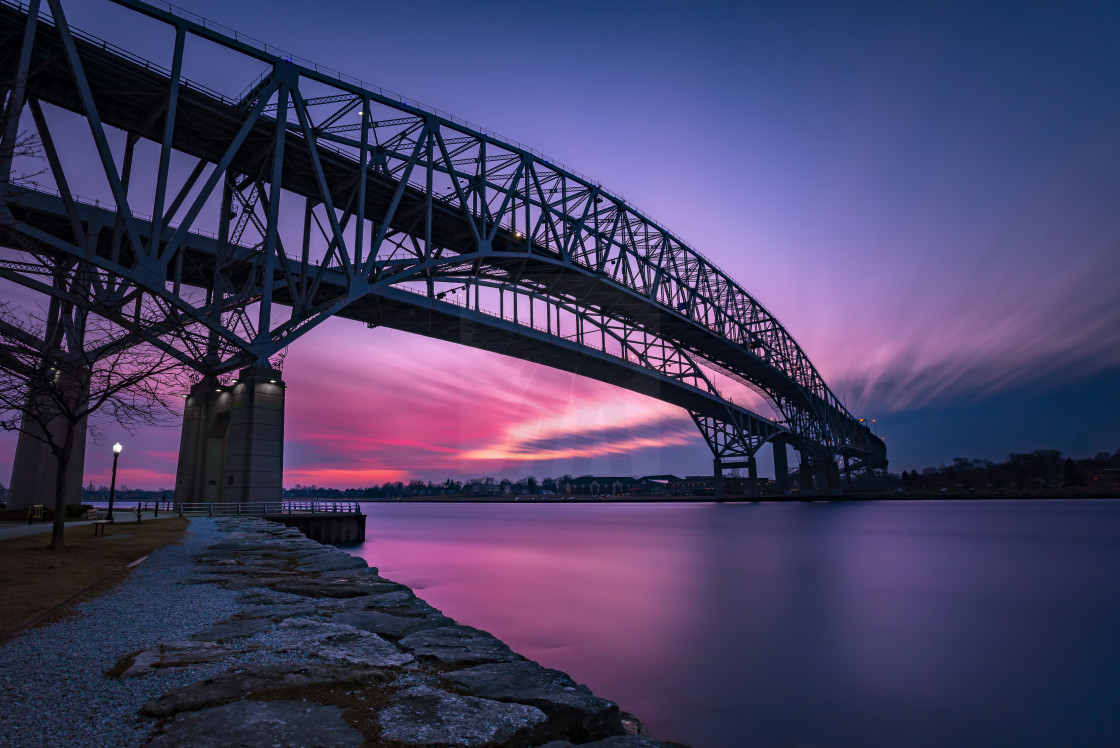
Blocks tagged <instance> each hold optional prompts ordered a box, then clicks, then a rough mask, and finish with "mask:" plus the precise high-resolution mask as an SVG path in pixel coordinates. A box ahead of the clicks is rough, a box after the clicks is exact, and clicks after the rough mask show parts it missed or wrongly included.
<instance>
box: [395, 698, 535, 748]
mask: <svg viewBox="0 0 1120 748" xmlns="http://www.w3.org/2000/svg"><path fill="white" fill-rule="evenodd" d="M546 721H547V717H545V715H544V712H542V711H541V710H539V709H537V708H535V707H531V706H524V705H521V704H503V703H501V702H498V701H490V700H488V699H478V698H475V697H473V696H456V695H455V694H450V693H447V692H446V691H440V690H438V689H435V688H432V687H430V686H413V687H412V688H409V689H406V690H404V691H400V692H398V693H396V694H394V695H393V696H392V697H390V699H389V703H388V704H387V705H386V706H385V708H384V709H382V710H381V713H380V714H379V715H378V717H377V722H378V724H379V725H380V727H381V737H382V739H384V740H385V741H396V742H397V743H402V744H404V745H416V746H449V747H451V746H453V747H454V748H481V747H482V746H495V745H527V744H529V741H531V740H533V739H534V738H537V739H538V740H539V738H538V735H539V734H540V730H541V728H542V727H543V726H544V724H545V722H546Z"/></svg>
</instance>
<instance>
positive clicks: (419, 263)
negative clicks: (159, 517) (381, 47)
mask: <svg viewBox="0 0 1120 748" xmlns="http://www.w3.org/2000/svg"><path fill="white" fill-rule="evenodd" d="M107 1H108V2H111V3H112V4H113V5H114V6H116V7H117V8H118V9H123V10H124V11H126V12H128V13H130V14H137V15H138V16H143V17H144V18H145V19H146V22H148V23H155V24H160V25H162V26H163V27H165V29H166V30H167V32H168V34H167V35H168V38H169V39H173V49H171V50H170V60H171V62H170V66H169V67H165V66H163V65H160V64H157V63H156V62H153V61H151V60H147V59H144V58H142V57H139V56H137V55H135V54H133V53H131V52H129V51H127V50H125V49H123V48H121V47H118V46H115V45H114V44H112V43H110V42H108V41H106V40H103V39H99V38H97V37H95V36H93V35H91V34H87V33H83V32H82V31H80V30H79V29H77V28H74V27H72V26H71V25H70V24H69V23H68V22H67V20H66V14H65V9H64V7H63V5H64V4H63V2H62V0H30V1H29V2H18V1H17V0H0V75H2V76H3V77H2V78H0V94H3V100H4V102H5V109H4V119H3V120H2V122H3V132H2V133H0V136H2V137H3V143H5V144H6V147H5V149H3V150H0V180H2V181H0V243H2V244H3V249H0V252H2V253H3V254H2V255H0V278H2V279H3V280H4V281H5V282H9V283H15V284H18V285H20V286H23V287H25V288H26V289H30V290H32V291H34V292H36V293H40V294H43V295H44V296H45V297H49V298H50V299H53V301H54V303H52V305H51V310H52V312H51V313H52V314H56V315H58V316H59V317H60V319H61V318H63V317H65V318H66V320H67V321H68V324H67V325H66V327H67V329H77V328H80V327H81V325H82V324H83V320H85V319H86V318H87V316H88V315H91V314H92V315H97V316H99V317H102V318H104V319H106V320H109V321H110V322H111V323H112V324H114V325H115V326H117V327H118V328H119V329H120V330H121V334H122V340H123V341H124V342H122V344H126V343H128V344H148V345H153V346H157V347H158V348H160V349H162V350H164V351H166V352H167V353H169V354H170V355H172V356H174V357H175V358H177V359H178V360H179V361H181V362H182V363H183V364H185V365H187V366H190V367H191V368H193V369H194V370H195V371H196V372H197V373H198V383H197V384H196V385H195V386H194V387H193V388H192V390H191V392H190V393H189V396H188V397H187V400H186V406H185V412H184V424H183V433H182V441H181V448H180V455H179V464H178V470H177V476H176V498H177V500H180V501H207V502H211V501H275V500H278V499H279V496H280V478H281V458H282V453H283V409H284V399H285V388H284V382H283V379H282V368H281V367H282V361H283V356H284V354H285V352H286V350H287V347H288V346H290V345H291V344H292V343H294V342H295V341H296V340H298V338H300V337H301V336H302V335H304V334H306V333H308V332H310V331H311V330H313V329H314V328H315V327H316V326H317V325H318V324H320V323H321V322H323V321H324V320H326V319H328V318H330V317H334V316H338V317H343V318H347V319H352V320H357V321H360V322H364V323H366V325H367V326H368V327H370V328H376V327H379V326H380V327H390V328H394V329H399V330H404V331H408V332H412V333H416V334H420V335H426V336H429V337H433V338H438V339H442V340H446V341H451V342H455V343H459V344H462V345H469V346H474V347H477V348H482V349H486V350H490V351H495V352H498V353H501V354H504V355H507V356H513V357H516V358H521V359H525V360H528V361H534V362H538V363H541V364H545V365H548V366H552V367H556V368H559V369H563V370H566V371H570V372H573V373H575V374H578V375H581V376H587V377H591V378H594V379H598V380H600V381H604V382H609V383H611V384H614V385H617V386H621V387H625V388H627V389H630V390H633V391H636V392H640V393H644V394H646V395H649V396H652V397H656V398H659V399H661V400H663V401H665V402H669V403H672V404H674V405H677V406H679V407H681V408H684V409H685V410H687V411H688V412H689V413H690V414H691V416H692V418H693V420H694V422H695V423H696V425H697V427H698V428H699V430H700V432H701V434H702V435H703V437H704V439H705V441H706V442H707V444H708V446H709V448H710V449H711V452H712V457H713V469H714V472H715V475H716V476H717V478H719V477H721V476H722V474H723V470H724V469H726V468H729V467H745V468H746V469H747V471H748V474H749V475H750V477H751V478H752V480H753V479H754V478H755V476H756V475H757V465H756V459H755V455H756V453H757V452H758V450H759V449H760V448H761V447H762V446H763V445H764V444H767V443H770V444H772V445H774V449H773V453H774V460H775V473H776V476H777V485H778V489H779V490H780V491H783V492H784V491H786V490H787V489H788V488H789V486H788V485H787V478H788V476H789V475H791V473H790V471H789V469H788V461H787V446H788V447H791V448H793V449H795V450H797V452H798V453H799V455H800V465H801V468H800V469H799V470H798V471H796V475H797V477H798V480H799V481H800V484H801V487H802V488H803V489H808V488H811V487H813V485H814V479H815V481H816V483H817V485H818V487H827V488H831V489H838V488H839V486H840V483H839V481H840V472H841V466H840V463H841V462H842V464H843V471H844V472H845V473H846V474H847V475H848V476H850V475H851V472H852V471H854V470H867V471H874V470H883V469H885V468H886V448H885V445H884V444H883V442H882V441H881V440H880V439H878V438H877V437H876V436H874V435H873V434H872V433H871V431H870V429H869V428H868V426H867V424H865V423H864V422H863V421H862V420H861V419H859V418H857V417H855V416H853V415H852V414H851V413H850V412H849V411H848V410H847V409H846V408H845V407H844V405H843V404H842V403H841V401H840V400H839V399H838V398H837V397H836V395H835V394H834V393H833V392H832V391H831V390H830V389H829V387H828V386H827V384H826V383H825V382H824V380H823V378H822V377H821V375H820V373H819V372H818V371H817V370H816V368H815V367H814V366H813V364H812V363H811V362H810V360H809V358H808V356H807V355H806V354H805V352H804V351H803V350H802V349H801V347H800V346H799V345H798V344H797V342H796V341H795V340H794V339H793V337H792V336H791V335H790V334H789V333H788V332H787V331H786V329H785V328H784V327H783V326H782V325H781V324H780V323H779V322H778V321H777V319H775V318H774V316H773V315H772V314H771V313H770V312H769V311H768V310H767V309H765V308H764V307H763V306H762V305H761V304H759V303H758V301H757V300H756V299H755V298H754V297H752V296H751V295H750V294H749V293H747V291H746V290H745V289H744V288H743V287H742V286H741V285H740V284H738V283H737V282H735V280H734V279H732V278H730V277H729V276H728V275H727V274H726V273H724V272H723V271H721V270H720V269H719V268H717V267H716V266H715V265H714V264H712V263H711V262H709V261H708V260H707V259H706V258H705V257H704V256H703V255H701V254H700V253H699V252H698V251H696V250H695V249H693V248H691V247H689V246H688V245H687V244H686V243H685V242H684V241H682V240H681V239H680V238H679V237H677V236H676V235H674V234H673V233H672V232H670V231H669V230H668V229H666V228H665V227H664V226H663V225H661V224H659V223H658V222H657V221H655V220H653V219H652V218H650V217H648V216H646V215H645V214H643V213H642V212H640V211H639V210H638V209H637V208H635V207H634V206H632V205H630V204H629V203H628V202H627V201H626V200H625V199H623V198H622V197H620V196H618V195H615V194H613V193H611V192H610V191H608V190H606V189H604V188H603V187H602V186H601V185H600V184H599V183H598V182H597V181H594V180H592V179H589V178H588V177H585V176H583V175H581V174H578V173H576V172H574V171H572V170H569V169H566V168H564V167H562V166H561V165H559V164H556V163H554V162H552V161H550V160H549V159H547V158H546V157H544V156H543V155H541V154H539V153H537V152H536V151H534V150H532V149H531V148H528V147H526V146H524V145H521V144H518V143H513V142H510V141H508V140H504V139H502V138H499V137H498V136H496V135H494V134H493V133H491V132H489V131H487V130H485V129H482V128H479V127H476V126H473V125H470V124H469V123H466V122H463V121H460V120H458V119H456V118H454V117H452V116H450V115H448V114H445V113H442V112H439V111H437V110H433V109H430V108H426V107H424V106H421V105H420V104H418V103H416V102H414V101H411V100H408V99H405V98H403V97H400V96H397V95H395V94H392V93H390V92H387V91H384V90H382V89H380V88H377V87H374V86H370V85H367V84H365V83H363V82H361V81H358V80H356V79H353V78H351V77H348V76H346V75H343V74H341V73H337V72H335V71H331V70H328V69H325V68H322V67H321V66H318V65H316V64H314V63H312V62H309V61H304V60H300V59H299V58H295V57H293V56H291V55H288V54H284V53H281V52H278V51H277V50H274V49H271V48H269V47H268V46H267V45H263V44H261V43H259V42H255V41H253V40H251V39H248V38H246V37H244V36H243V35H241V34H239V33H237V32H235V31H232V30H228V29H224V28H222V27H220V26H216V25H215V24H213V23H211V22H208V21H206V20H205V19H201V18H193V17H187V16H185V15H183V14H182V12H181V11H180V12H178V14H176V13H172V12H170V11H169V10H165V9H163V8H161V7H156V6H154V5H151V4H148V3H145V2H139V0H107ZM188 49H189V50H190V51H191V53H192V54H193V53H195V52H197V51H198V50H218V51H220V52H221V54H222V55H223V60H226V61H227V62H228V75H227V78H228V81H229V84H228V85H227V86H225V89H228V90H216V89H215V88H214V87H212V86H206V85H203V84H201V83H198V82H196V81H194V80H192V79H191V78H190V77H189V76H188V73H189V72H190V69H191V65H190V61H191V59H193V58H191V55H190V54H188ZM219 87H221V86H219ZM57 112H67V113H71V116H73V115H77V116H79V117H80V118H82V119H83V120H84V123H85V126H86V128H88V131H89V134H90V136H92V137H91V138H90V142H92V144H93V145H92V146H91V150H92V151H95V153H91V154H89V155H90V156H91V157H95V158H96V160H97V162H98V163H99V164H100V167H101V169H102V170H103V171H104V175H105V180H106V182H107V184H108V188H109V191H110V192H111V196H110V197H108V198H105V199H103V201H86V200H83V199H82V198H80V197H79V196H77V195H76V194H75V193H74V191H73V190H72V189H71V187H70V186H69V185H70V180H69V179H68V174H71V175H72V174H73V168H74V167H72V166H71V167H70V168H69V169H68V165H67V163H65V158H64V156H65V154H64V153H63V152H61V151H60V149H59V147H58V136H57V133H56V132H55V130H57V128H58V125H57V124H56V125H54V127H53V128H52V125H51V120H52V118H54V119H55V121H56V122H57V118H56V117H55V116H54V115H55V114H56V113H57ZM21 118H22V120H23V121H28V122H30V123H31V126H32V128H33V131H34V133H35V134H36V135H37V137H38V138H39V140H40V142H41V147H42V151H43V154H44V156H45V160H46V162H47V167H48V168H47V171H48V172H49V175H50V181H51V182H53V187H44V186H36V185H31V184H21V183H20V180H19V179H18V169H14V167H13V163H14V159H13V157H12V154H11V151H12V149H11V148H10V147H7V146H11V144H12V143H14V142H15V139H16V138H17V136H18V133H19V131H20V122H21ZM122 143H123V146H122V145H121V144H122ZM114 144H116V146H117V148H116V152H114ZM183 164H188V166H184V165H183ZM138 175H143V177H144V178H145V179H147V180H148V181H151V182H153V183H154V188H152V189H139V188H135V187H133V188H132V189H130V185H131V184H132V183H134V182H136V181H138V180H139V179H140V176H138ZM42 181H45V180H42ZM43 344H44V345H47V344H48V342H47V341H43ZM729 383H735V384H736V385H745V386H746V387H749V388H750V389H751V390H753V391H754V392H755V393H758V394H759V395H761V396H762V398H764V401H765V402H766V403H768V404H769V406H770V408H772V410H773V415H762V414H759V413H757V412H755V411H754V410H752V409H750V408H748V407H745V405H744V404H743V403H736V402H733V401H732V399H731V398H730V397H728V396H726V395H725V391H726V390H727V388H728V384H729ZM741 399H742V398H741ZM25 441H26V442H29V441H30V440H26V439H23V438H21V443H20V446H19V449H21V450H25V454H28V455H30V454H32V453H33V451H34V449H35V447H33V446H32V445H30V444H25V443H24V442H25ZM42 464H45V463H44V462H43V460H42V459H40V460H38V461H34V460H17V469H16V471H15V472H14V474H13V479H12V483H13V486H12V492H13V497H15V495H16V494H17V493H18V492H20V491H24V490H30V489H29V488H28V489H25V488H23V487H24V486H30V485H32V484H33V483H42V482H44V481H43V480H42V478H43V470H44V468H43V467H42ZM21 465H28V466H32V465H33V467H26V468H22V467H20V466H21ZM78 479H79V480H80V477H79V478H78ZM46 483H47V484H49V483H50V481H46ZM716 484H717V493H718V492H719V491H720V490H721V489H720V486H721V481H720V480H717V481H716Z"/></svg>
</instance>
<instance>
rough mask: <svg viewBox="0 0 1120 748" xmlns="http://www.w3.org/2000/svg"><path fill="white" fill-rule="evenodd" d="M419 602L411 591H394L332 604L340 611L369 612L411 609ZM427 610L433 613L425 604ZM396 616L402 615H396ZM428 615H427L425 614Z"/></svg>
mask: <svg viewBox="0 0 1120 748" xmlns="http://www.w3.org/2000/svg"><path fill="white" fill-rule="evenodd" d="M417 602H419V600H418V599H417V597H416V596H415V595H413V594H412V592H411V591H410V590H407V589H404V590H393V591H390V592H375V593H373V594H370V595H361V596H354V597H352V598H347V599H339V600H337V601H332V602H331V603H330V604H331V605H332V606H333V607H335V608H337V609H339V610H369V609H373V608H377V609H379V610H383V611H390V610H393V609H397V608H411V607H413V606H415V605H416V603H417ZM422 605H423V606H426V609H427V610H429V611H431V610H435V608H431V607H430V606H428V604H427V603H423V604H422ZM394 615H401V614H399V613H394ZM418 615H419V614H418ZM425 615H426V613H425Z"/></svg>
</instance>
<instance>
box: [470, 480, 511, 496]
mask: <svg viewBox="0 0 1120 748" xmlns="http://www.w3.org/2000/svg"><path fill="white" fill-rule="evenodd" d="M501 490H502V489H501V486H499V485H498V484H497V483H494V482H493V481H491V482H489V483H487V482H485V481H481V480H472V481H470V482H469V483H467V485H465V486H463V493H464V494H465V495H467V496H497V495H498V494H499V493H500V492H501Z"/></svg>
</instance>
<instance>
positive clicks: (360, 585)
mask: <svg viewBox="0 0 1120 748" xmlns="http://www.w3.org/2000/svg"><path fill="white" fill-rule="evenodd" d="M271 587H272V589H274V590H276V591H277V592H287V593H290V594H292V595H303V596H304V597H362V596H365V595H373V594H376V593H378V592H382V591H383V588H381V586H380V585H379V584H378V583H377V582H366V581H364V580H363V581H337V580H319V579H307V578H297V579H276V580H273V584H272V585H271Z"/></svg>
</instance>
